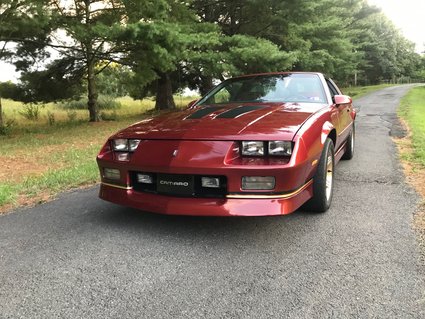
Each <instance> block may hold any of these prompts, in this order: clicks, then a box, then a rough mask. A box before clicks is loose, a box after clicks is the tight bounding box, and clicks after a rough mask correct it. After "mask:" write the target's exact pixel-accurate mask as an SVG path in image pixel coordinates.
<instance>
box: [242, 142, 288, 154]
mask: <svg viewBox="0 0 425 319" xmlns="http://www.w3.org/2000/svg"><path fill="white" fill-rule="evenodd" d="M292 148H293V143H292V142H291V141H242V147H241V154H242V156H284V157H290V156H291V155H292Z"/></svg>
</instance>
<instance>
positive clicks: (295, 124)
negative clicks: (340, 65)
mask: <svg viewBox="0 0 425 319" xmlns="http://www.w3.org/2000/svg"><path fill="white" fill-rule="evenodd" d="M324 107H326V104H319V103H249V104H240V103H239V104H226V105H223V104H221V105H205V106H200V107H196V108H192V109H187V110H184V111H181V112H171V113H168V114H163V115H161V116H158V117H152V118H148V119H145V120H143V121H141V122H138V123H135V124H133V125H132V126H130V127H128V128H126V129H124V130H122V131H120V132H119V133H117V134H116V135H115V136H114V138H121V137H123V138H140V139H172V140H174V139H182V140H241V139H244V140H264V139H286V140H292V138H293V136H294V134H295V133H296V132H297V130H298V129H299V127H300V126H301V125H302V124H303V123H304V122H305V121H306V120H307V118H309V117H310V116H311V114H313V113H315V112H317V111H318V110H320V109H322V108H324Z"/></svg>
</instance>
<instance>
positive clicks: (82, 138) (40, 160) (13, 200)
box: [0, 97, 193, 211]
mask: <svg viewBox="0 0 425 319" xmlns="http://www.w3.org/2000/svg"><path fill="white" fill-rule="evenodd" d="M191 100H193V98H190V97H189V98H180V97H176V104H177V105H178V107H184V106H185V105H187V103H189V102H190V101H191ZM2 102H3V109H4V114H5V119H6V121H11V120H12V121H13V122H14V124H13V125H12V128H11V130H10V132H9V134H8V135H6V136H0V161H2V160H3V161H5V160H9V162H12V163H13V166H14V167H12V169H10V168H9V171H6V170H7V168H6V167H4V166H1V165H0V211H1V210H2V206H3V207H5V205H8V206H9V208H10V207H11V206H12V207H13V206H17V205H21V204H26V203H34V202H38V201H41V200H43V199H45V198H46V197H47V198H48V197H49V196H52V195H54V194H56V193H58V192H61V191H64V190H67V189H71V188H75V187H79V186H82V185H90V184H93V183H96V182H97V181H98V180H99V173H98V169H97V165H96V161H95V158H96V155H97V153H98V152H99V150H100V148H101V147H102V145H103V143H104V142H105V141H106V139H107V138H108V137H109V136H110V135H112V134H113V133H115V132H116V131H118V130H120V129H122V128H124V127H126V126H128V125H130V124H132V123H134V122H136V121H139V120H141V119H143V118H144V117H146V116H147V115H146V112H148V114H151V113H152V110H153V108H154V101H152V100H143V101H133V100H132V99H130V98H120V99H119V102H120V103H121V104H122V107H121V108H119V109H116V110H108V111H103V112H114V117H115V119H116V120H114V121H104V122H100V123H88V122H87V119H88V111H86V110H72V112H76V114H77V117H76V118H74V119H72V120H70V119H69V116H68V115H67V111H66V110H64V109H63V108H61V107H60V106H58V105H56V104H53V103H49V104H47V105H45V106H44V107H42V108H41V109H40V116H39V119H38V120H37V121H30V120H28V119H26V118H25V117H23V116H21V115H20V114H19V112H20V111H21V110H22V108H23V106H22V104H21V103H19V102H14V101H10V100H2ZM49 113H51V114H54V116H55V121H54V123H53V124H52V123H49V120H48V114H49ZM14 163H16V164H14ZM2 169H3V173H4V172H6V174H3V179H1V176H2V174H1V173H2ZM34 169H35V171H37V172H33V171H32V170H34ZM17 172H19V173H17ZM8 173H10V176H9V175H8ZM4 176H6V177H4Z"/></svg>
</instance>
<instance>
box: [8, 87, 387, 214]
mask: <svg viewBox="0 0 425 319" xmlns="http://www.w3.org/2000/svg"><path fill="white" fill-rule="evenodd" d="M386 86H387V85H380V86H373V87H359V88H353V87H352V88H347V89H345V90H343V91H344V93H345V94H349V95H352V96H353V97H358V96H361V95H364V94H367V93H369V92H371V91H373V90H377V89H380V88H383V87H386ZM191 100H193V98H191V97H186V98H181V97H176V99H175V101H176V103H177V104H178V106H179V107H183V106H185V105H187V103H188V102H189V101H191ZM118 101H119V102H120V103H121V105H122V106H121V107H120V108H117V109H113V110H105V111H103V114H102V115H103V117H104V118H112V119H114V120H113V121H103V122H100V123H88V122H87V119H88V112H87V110H78V109H76V110H74V109H65V108H63V107H61V106H60V105H57V104H53V103H50V104H47V105H45V106H43V107H40V108H39V109H38V112H39V114H38V119H37V120H29V119H27V118H25V117H24V116H23V115H22V114H21V113H22V112H23V111H24V110H25V109H24V106H23V105H22V103H19V102H14V101H10V100H3V108H4V117H5V120H6V121H7V122H9V123H12V124H11V127H10V129H9V132H8V135H6V136H1V135H0V163H1V165H0V212H2V211H3V212H5V211H8V210H10V209H11V208H13V207H17V206H22V205H27V204H34V203H38V202H43V201H46V200H48V199H49V198H51V197H52V196H54V195H55V194H57V193H58V192H61V191H64V190H67V189H72V188H77V187H82V186H87V185H92V184H94V183H96V182H97V181H98V180H99V174H98V170H97V166H96V162H95V157H96V154H97V152H98V151H99V150H100V147H101V146H102V145H103V143H104V142H105V141H106V139H107V138H108V137H109V136H110V135H112V134H113V133H114V132H116V131H117V130H119V129H121V128H124V127H126V126H128V125H129V124H131V123H134V122H136V121H138V120H140V119H143V118H144V117H146V116H147V114H146V112H148V113H149V114H150V113H152V110H153V108H154V101H152V100H147V99H145V100H143V101H134V100H132V99H130V98H121V99H118Z"/></svg>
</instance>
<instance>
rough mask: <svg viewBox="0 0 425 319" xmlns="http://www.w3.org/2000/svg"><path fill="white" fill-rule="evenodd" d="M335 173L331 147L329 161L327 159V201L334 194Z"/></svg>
mask: <svg viewBox="0 0 425 319" xmlns="http://www.w3.org/2000/svg"><path fill="white" fill-rule="evenodd" d="M333 175H334V170H333V156H332V153H331V151H330V148H329V150H328V155H327V161H326V200H327V201H329V200H330V198H331V194H332V186H333Z"/></svg>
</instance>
